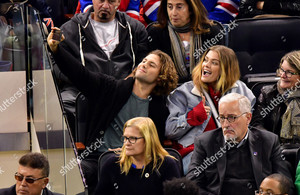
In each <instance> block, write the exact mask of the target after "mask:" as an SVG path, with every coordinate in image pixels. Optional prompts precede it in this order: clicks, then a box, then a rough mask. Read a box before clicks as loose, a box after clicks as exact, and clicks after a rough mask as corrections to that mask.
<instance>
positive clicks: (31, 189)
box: [0, 153, 60, 195]
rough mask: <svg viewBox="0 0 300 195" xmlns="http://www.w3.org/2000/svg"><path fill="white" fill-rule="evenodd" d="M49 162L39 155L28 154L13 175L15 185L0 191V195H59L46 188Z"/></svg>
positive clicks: (22, 158)
mask: <svg viewBox="0 0 300 195" xmlns="http://www.w3.org/2000/svg"><path fill="white" fill-rule="evenodd" d="M49 169H50V168H49V162H48V159H47V158H46V157H45V156H44V155H43V154H40V153H28V154H25V155H24V156H22V157H21V158H20V160H19V168H18V171H17V172H16V173H15V179H16V181H17V183H16V184H15V185H13V186H12V187H10V188H6V189H0V194H1V195H60V194H58V193H52V192H51V191H50V190H48V189H47V188H46V185H47V184H48V182H49Z"/></svg>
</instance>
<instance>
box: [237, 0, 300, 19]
mask: <svg viewBox="0 0 300 195" xmlns="http://www.w3.org/2000/svg"><path fill="white" fill-rule="evenodd" d="M263 14H281V15H289V16H300V1H299V0H267V1H259V0H242V1H241V4H240V11H239V15H238V18H252V17H254V16H258V15H263Z"/></svg>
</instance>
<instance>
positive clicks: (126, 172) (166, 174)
mask: <svg viewBox="0 0 300 195" xmlns="http://www.w3.org/2000/svg"><path fill="white" fill-rule="evenodd" d="M122 141H123V146H122V151H121V152H120V154H119V156H112V157H109V158H108V159H107V160H106V162H104V164H103V167H102V169H101V170H102V171H101V174H100V178H99V182H98V185H97V188H96V193H95V194H122V195H124V194H133V195H135V194H136V195H138V194H151V195H153V194H155V195H160V194H163V182H164V181H166V180H171V179H172V178H174V177H180V171H179V168H178V166H177V164H176V162H175V159H174V157H172V156H170V155H169V154H168V152H167V151H166V150H165V149H164V148H163V147H162V146H161V144H160V142H159V138H158V135H157V130H156V127H155V124H154V123H153V121H152V120H151V119H150V118H148V117H136V118H132V119H130V120H128V121H127V122H126V123H125V125H124V128H123V136H122Z"/></svg>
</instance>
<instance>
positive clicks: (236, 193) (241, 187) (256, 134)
mask: <svg viewBox="0 0 300 195" xmlns="http://www.w3.org/2000/svg"><path fill="white" fill-rule="evenodd" d="M251 118H252V114H251V104H250V102H249V100H248V98H247V97H245V96H243V95H240V94H236V93H230V94H228V95H226V96H224V97H222V98H221V100H220V101H219V120H220V123H221V126H222V128H219V129H216V130H213V131H209V132H206V133H203V134H202V135H200V136H199V137H197V138H196V139H195V149H194V153H193V156H192V160H191V164H190V167H189V172H188V174H187V177H188V178H189V179H191V180H195V181H196V182H197V184H198V185H199V187H200V190H201V195H205V194H207V195H208V194H209V195H213V194H214V195H216V194H221V195H229V194H230V195H240V194H243V195H253V194H254V192H255V190H257V189H258V187H259V185H260V183H261V182H262V181H263V179H264V178H265V177H267V176H268V175H271V174H272V173H280V174H283V175H285V176H287V177H288V178H291V175H290V173H289V171H288V168H287V164H286V163H287V162H286V161H284V160H283V159H282V158H281V150H280V146H279V141H278V137H277V136H276V135H275V134H273V133H271V132H268V131H263V130H258V129H255V128H252V127H248V125H249V123H250V121H251Z"/></svg>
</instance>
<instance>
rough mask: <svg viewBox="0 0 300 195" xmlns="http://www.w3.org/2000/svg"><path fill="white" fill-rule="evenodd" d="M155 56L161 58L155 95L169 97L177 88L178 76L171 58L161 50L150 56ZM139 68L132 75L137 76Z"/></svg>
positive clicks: (152, 52) (153, 92) (154, 90)
mask: <svg viewBox="0 0 300 195" xmlns="http://www.w3.org/2000/svg"><path fill="white" fill-rule="evenodd" d="M150 54H154V55H157V56H158V57H159V58H160V63H161V68H160V73H159V75H158V78H159V80H158V81H157V84H156V86H155V87H154V89H153V91H152V94H153V95H169V94H170V93H171V91H173V89H175V88H176V87H177V83H178V74H177V71H176V68H175V66H174V63H173V61H172V59H171V57H170V56H169V55H168V54H166V53H165V52H163V51H161V50H158V49H157V50H154V51H151V52H150V53H149V54H148V55H150ZM136 70H137V67H136V68H135V69H134V70H133V72H132V74H133V75H135V73H136Z"/></svg>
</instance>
